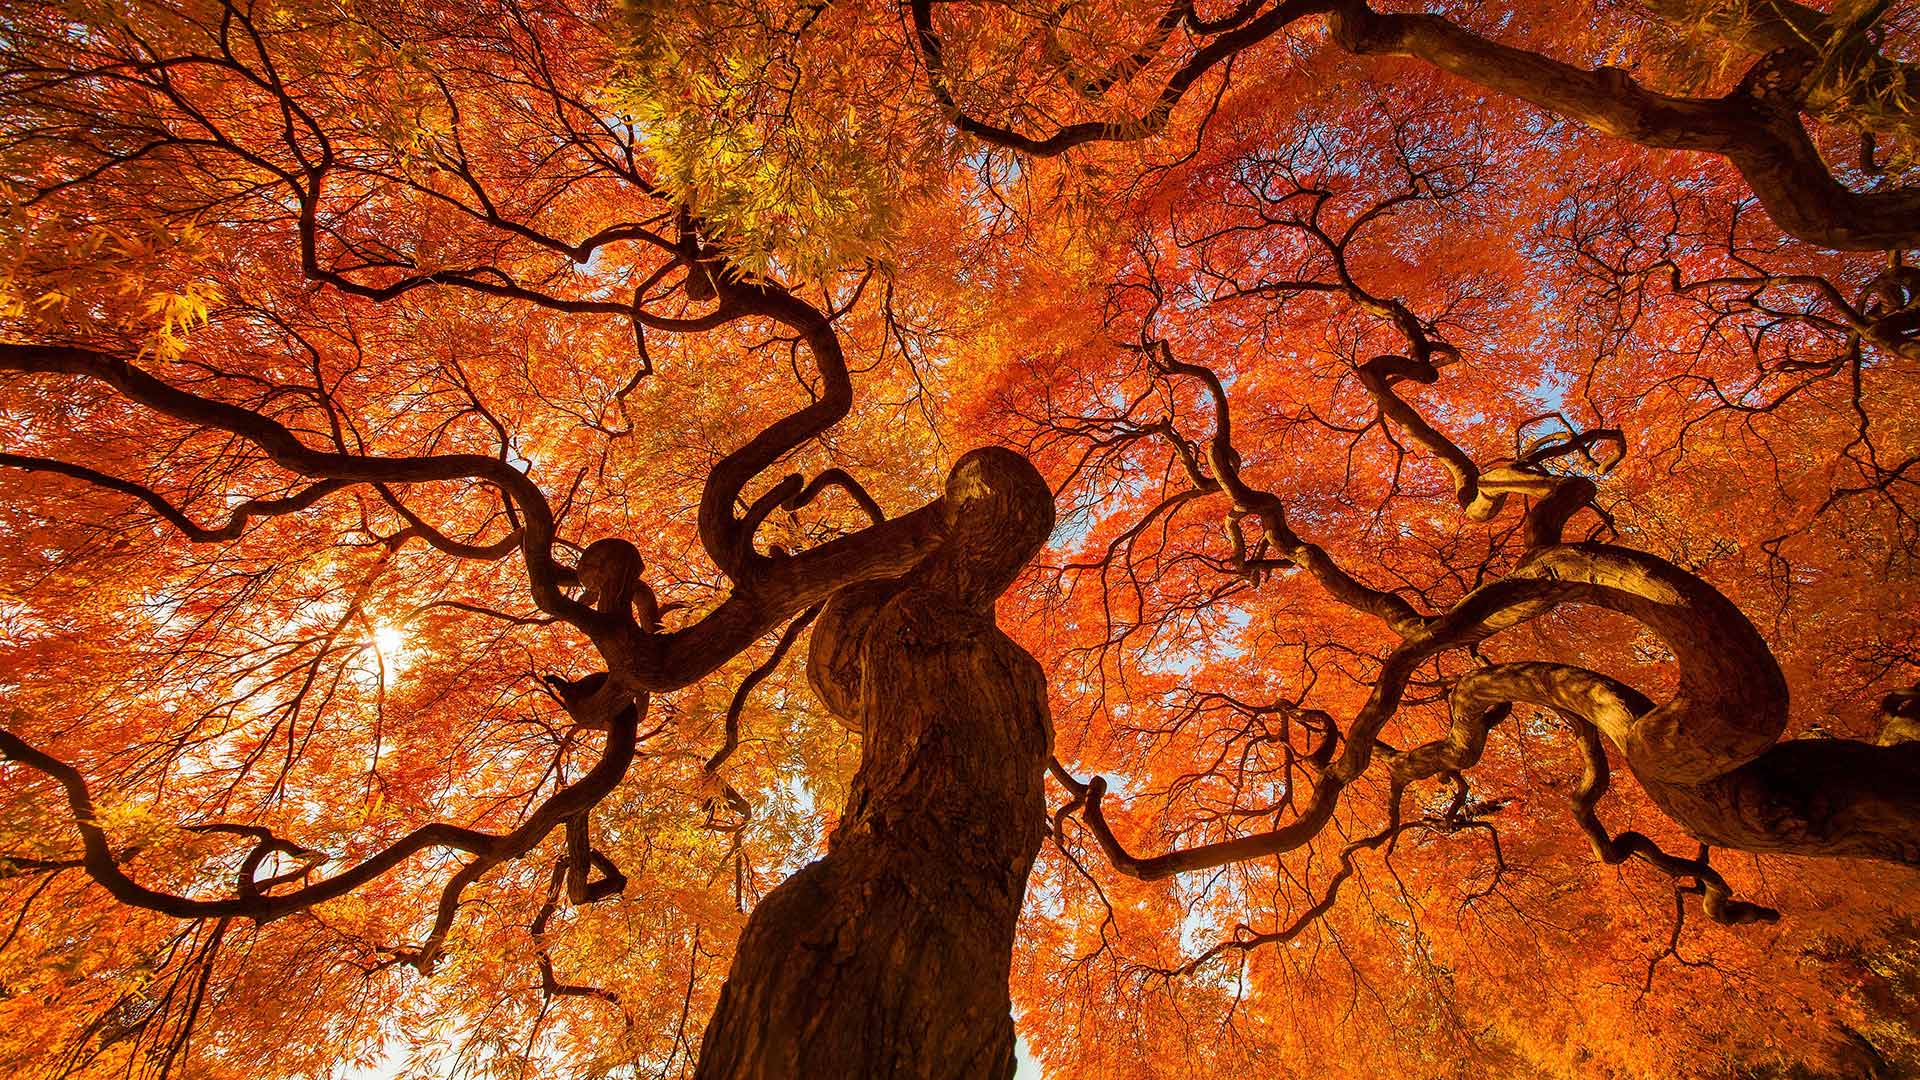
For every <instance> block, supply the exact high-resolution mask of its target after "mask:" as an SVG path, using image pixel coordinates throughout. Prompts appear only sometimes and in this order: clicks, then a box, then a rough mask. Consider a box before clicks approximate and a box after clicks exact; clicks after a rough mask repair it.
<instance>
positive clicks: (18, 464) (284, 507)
mask: <svg viewBox="0 0 1920 1080" xmlns="http://www.w3.org/2000/svg"><path fill="white" fill-rule="evenodd" d="M0 465H6V466H10V467H12V468H15V469H22V470H25V471H27V472H44V473H53V474H55V475H58V476H68V477H72V478H73V479H75V480H84V481H86V482H87V483H89V484H92V485H94V486H95V487H99V488H105V489H106V490H108V491H117V492H119V493H121V494H123V495H131V496H133V497H134V498H136V499H139V500H140V501H141V502H143V503H146V504H147V505H148V506H149V507H151V508H152V509H153V511H154V513H156V514H159V515H160V517H161V518H162V519H164V520H165V521H166V522H167V523H168V524H169V525H172V526H173V527H174V528H176V529H178V530H180V532H181V533H182V534H183V535H185V536H186V538H187V539H188V540H190V541H192V542H193V543H196V544H217V543H222V542H225V541H228V540H233V539H237V538H238V537H239V536H240V535H241V534H242V533H244V532H246V529H247V523H248V522H250V521H252V520H253V519H254V518H261V517H279V516H281V515H284V514H293V513H298V512H299V511H301V510H305V509H307V508H308V507H310V506H312V505H314V504H315V503H317V502H319V501H320V500H321V499H324V498H326V497H327V496H328V495H331V494H333V493H334V492H336V491H339V490H340V489H342V488H344V487H348V486H350V485H351V483H352V481H349V480H343V479H328V480H322V481H320V482H319V483H317V484H311V485H309V486H307V487H304V488H302V489H300V490H299V491H297V492H295V493H293V494H292V495H285V496H281V497H279V498H271V499H246V500H243V501H242V502H241V503H240V504H239V505H237V506H235V507H234V508H233V509H232V510H230V511H228V513H227V520H226V521H224V522H222V523H221V524H219V525H216V526H212V527H208V526H205V525H201V524H200V523H198V522H196V521H194V520H193V519H192V518H190V517H188V516H187V515H186V513H185V512H184V511H182V510H181V509H180V508H179V507H176V506H174V505H173V503H171V502H169V501H167V499H166V497H165V496H163V495H161V494H160V493H159V492H157V491H155V490H153V489H152V488H150V487H147V486H146V485H145V484H137V483H135V482H133V481H131V480H123V479H121V478H120V477H117V476H109V475H108V474H106V473H103V472H101V471H99V470H98V469H92V468H88V467H87V466H85V465H75V464H72V463H70V462H65V461H55V460H54V459H52V458H43V457H32V456H29V455H25V454H8V453H0ZM413 524H415V525H419V524H421V523H420V522H418V521H414V522H413Z"/></svg>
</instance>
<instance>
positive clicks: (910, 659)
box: [697, 450, 1053, 1080]
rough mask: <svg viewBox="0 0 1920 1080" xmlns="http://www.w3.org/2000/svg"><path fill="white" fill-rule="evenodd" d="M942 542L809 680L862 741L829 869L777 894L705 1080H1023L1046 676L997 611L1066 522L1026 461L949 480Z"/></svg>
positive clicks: (853, 602)
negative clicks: (1022, 1026)
mask: <svg viewBox="0 0 1920 1080" xmlns="http://www.w3.org/2000/svg"><path fill="white" fill-rule="evenodd" d="M944 502H945V504H946V505H945V508H944V513H945V514H946V518H947V524H946V529H945V533H944V535H943V538H942V543H941V546H940V548H939V549H937V550H936V552H935V553H934V554H933V555H932V556H930V557H929V558H928V559H927V560H926V562H924V563H923V564H922V565H921V566H920V567H918V568H917V569H915V570H914V571H912V572H911V573H909V574H908V575H907V576H906V577H904V578H900V579H897V580H893V581H884V582H870V583H867V584H865V585H861V586H858V587H855V588H851V589H847V590H844V591H843V592H841V593H840V594H838V595H837V596H836V597H835V598H834V599H833V600H832V601H831V602H830V603H829V604H828V605H827V608H826V609H825V610H824V611H823V612H822V614H821V618H820V620H819V623H818V624H817V625H816V626H815V628H814V640H813V645H812V651H811V655H810V658H809V665H808V666H809V670H808V673H809V677H810V679H811V681H812V682H813V685H814V687H815V689H816V691H817V692H818V693H819V695H820V696H821V697H822V699H823V700H824V701H825V702H826V703H827V705H828V707H829V708H831V709H832V710H833V711H834V712H835V713H836V714H837V715H839V716H840V717H841V718H842V719H843V721H845V722H846V723H847V724H848V726H849V727H853V728H855V729H856V730H861V731H863V732H864V735H865V738H864V740H863V750H862V757H861V764H860V770H859V773H858V774H857V775H856V776H855V778H854V782H853V787H852V791H851V793H850V795H849V798H848V801H847V805H846V807H845V809H844V811H843V813H842V815H841V821H840V825H839V828H838V829H837V830H836V831H835V833H834V835H833V837H832V840H831V842H830V849H829V852H828V854H827V856H826V857H825V858H823V859H821V860H820V861H818V862H815V863H813V864H811V865H809V866H808V867H806V868H805V869H804V870H801V871H800V872H799V873H797V874H795V875H794V876H793V877H792V878H790V879H788V880H787V881H785V882H783V883H782V884H781V885H780V886H779V887H778V888H776V889H774V890H773V891H772V892H771V893H769V894H768V895H767V897H766V898H765V899H764V900H762V901H761V903H760V905H759V906H758V907H757V908H755V909H754V912H753V915H752V917H751V918H750V919H749V920H748V923H747V927H746V930H745V932H744V933H743V934H742V936H741V939H740V944H739V950H738V953H737V954H736V956H735V959H734V964H733V968H732V970H731V972H729V974H728V978H727V984H726V986H725V988H724V989H723V990H722V992H721V995H720V1002H719V1005H718V1007H717V1008H716V1009H715V1011H714V1015H713V1018H712V1020H711V1021H710V1022H709V1024H708V1026H707V1033H706V1040H705V1044H704V1047H703V1049H702V1052H701V1059H700V1067H699V1071H698V1074H697V1075H698V1076H699V1077H701V1078H702V1080H749V1078H754V1080H762V1078H764V1080H775V1078H780V1080H786V1078H793V1077H808V1078H822V1080H832V1078H838V1077H849V1078H852V1077H927V1078H940V1077H952V1078H955V1080H958V1078H963V1077H964V1078H967V1080H977V1078H981V1077H995V1078H1003V1077H1009V1076H1011V1075H1012V1073H1013V1069H1014V1057H1013V1043H1014V1035H1013V1020H1012V1017H1011V1015H1010V1011H1009V1010H1010V1004H1009V1000H1008V993H1007V980H1008V969H1009V966H1010V964H1011V957H1012V950H1013V936H1014V926H1015V923H1016V921H1017V920H1018V917H1019V913H1020V905H1021V902H1022V899H1023V898H1024V895H1025V891H1026V881H1027V874H1028V872H1029V870H1031V868H1032V866H1033V859H1034V855H1035V854H1036V853H1037V852H1038V850H1039V847H1040V842H1041V840H1042V838H1043V837H1044V836H1045V834H1046V825H1045V805H1044V801H1043V791H1042V780H1043V774H1044V772H1045V769H1046V763H1047V755H1048V752H1049V744H1050V742H1051V737H1052V732H1051V726H1050V724H1049V722H1048V719H1047V706H1046V682H1045V677H1044V675H1043V674H1042V672H1041V669H1040V666H1039V664H1038V663H1037V662H1035V660H1034V659H1033V657H1031V656H1030V655H1028V654H1027V652H1026V650H1024V649H1022V648H1021V647H1020V646H1019V645H1017V644H1015V643H1014V642H1013V640H1012V639H1010V638H1008V637H1007V636H1006V635H1005V634H1004V633H1002V632H1001V631H1000V630H999V628H998V627H996V626H995V625H994V621H993V600H994V598H995V597H996V596H998V594H999V593H1000V592H1001V591H1002V590H1003V589H1004V588H1005V587H1006V586H1007V585H1008V584H1009V583H1010V582H1011V581H1012V579H1013V577H1014V575H1016V574H1017V573H1018V572H1019V569H1020V567H1021V566H1022V565H1024V564H1025V562H1026V561H1027V559H1029V558H1030V557H1031V556H1032V554H1033V552H1034V551H1035V550H1037V548H1038V547H1039V545H1040V544H1041V543H1042V542H1044V540H1045V538H1046V536H1047V533H1048V531H1049V530H1050V529H1051V526H1052V520H1053V513H1052V498H1051V493H1050V492H1049V491H1048V489H1047V487H1046V485H1045V483H1044V482H1043V481H1042V480H1041V479H1040V477H1039V475H1038V474H1037V473H1035V472H1034V470H1033V468H1032V466H1031V465H1029V464H1028V463H1027V462H1026V461H1025V459H1023V458H1021V457H1019V456H1018V455H1015V454H1013V453H1011V452H1009V451H1004V450H988V451H975V452H974V453H973V454H969V455H968V456H967V457H966V458H963V459H962V460H961V463H960V464H959V465H957V466H956V467H955V469H954V473H953V475H952V477H950V478H949V482H948V490H947V496H946V498H945V500H944Z"/></svg>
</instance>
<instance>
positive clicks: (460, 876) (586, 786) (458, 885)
mask: <svg viewBox="0 0 1920 1080" xmlns="http://www.w3.org/2000/svg"><path fill="white" fill-rule="evenodd" d="M638 725H639V713H638V711H637V710H636V709H634V708H628V709H626V710H625V711H623V712H622V713H621V714H620V715H619V716H617V717H615V718H614V720H613V722H612V723H611V724H610V725H609V728H608V733H607V741H606V745H605V747H603V748H602V750H601V754H600V758H599V760H598V761H596V762H595V763H594V765H593V767H592V768H591V769H589V770H588V771H587V772H586V773H585V774H583V775H582V776H581V777H580V779H578V780H576V781H574V782H573V783H571V784H568V785H566V786H564V787H562V788H560V789H559V790H558V791H556V792H554V793H553V794H552V795H549V796H548V797H547V798H546V799H545V800H544V801H543V802H542V803H541V804H540V805H539V806H538V807H537V808H535V809H534V811H533V812H532V813H531V814H529V815H528V817H527V818H526V820H525V821H523V822H522V823H521V824H520V825H518V826H517V827H515V828H514V829H513V830H512V831H510V832H506V833H487V832H480V831H478V830H475V829H469V828H465V827H462V826H458V825H451V824H447V823H444V822H434V823H432V824H428V825H422V826H420V827H419V828H416V829H414V830H413V831H411V832H409V833H407V835H405V836H403V837H401V838H400V839H399V840H396V841H394V842H393V843H392V844H389V845H388V846H386V847H385V848H383V849H381V850H380V851H379V852H377V853H376V854H374V855H372V856H369V857H368V858H366V859H364V860H362V861H361V862H359V863H357V864H355V865H354V866H352V867H350V868H348V869H346V870H343V871H341V872H340V873H337V874H334V875H332V876H330V877H327V878H323V879H321V880H319V881H315V882H312V883H309V884H306V885H302V886H301V887H299V888H297V889H293V890H290V891H288V892H283V893H268V892H266V891H265V885H266V883H264V882H263V883H257V885H248V886H242V887H241V888H240V889H238V890H237V891H238V895H236V896H232V897H224V898H218V899H201V898H195V897H188V896H179V895H175V894H172V893H165V892H160V891H158V890H155V889H151V888H148V887H147V886H145V885H142V884H140V883H139V882H137V881H135V880H134V879H133V878H131V877H130V876H128V874H127V873H126V871H125V870H123V869H122V868H121V866H120V859H119V858H117V857H116V854H115V851H114V848H113V846H112V844H111V842H110V839H109V837H108V836H107V833H106V830H105V829H103V828H102V827H101V825H100V823H99V821H100V816H99V813H98V811H97V810H96V809H95V804H94V801H93V796H92V794H91V793H90V792H89V791H88V788H87V783H86V779H85V778H84V777H82V776H81V774H80V771H79V770H78V769H76V768H74V767H73V766H71V765H68V764H67V763H66V762H63V761H61V760H59V759H58V758H55V757H53V756H52V755H50V754H48V753H46V752H45V751H42V750H40V749H38V748H36V747H34V746H32V745H30V744H28V743H27V742H26V740H24V739H21V738H20V737H19V736H17V735H15V734H13V733H12V732H10V731H7V730H6V729H4V728H0V754H5V755H6V758H7V759H8V760H10V761H15V762H18V763H20V764H22V765H25V766H27V767H29V768H31V769H34V770H36V771H39V772H41V773H45V774H46V775H47V776H49V777H51V778H53V780H54V781H55V782H56V783H58V784H59V785H60V788H61V790H62V792H63V793H64V795H65V799H66V803H67V810H68V813H69V815H70V816H71V818H72V822H73V827H74V829H75V830H76V831H78V832H79V833H80V839H81V843H82V852H83V853H82V860H83V867H84V869H85V870H86V873H87V875H88V876H89V877H91V878H92V879H93V880H94V881H96V882H98V883H99V884H100V886H101V887H102V888H104V889H106V890H107V892H108V893H110V894H112V896H113V898H114V899H115V900H118V901H120V902H121V903H123V904H126V905H128V906H130V907H137V908H144V909H146V910H149V911H157V912H160V913H161V914H165V915H172V916H174V917H176V918H182V919H206V918H229V917H238V918H245V919H253V920H256V921H259V922H270V921H272V920H274V919H278V918H282V917H284V916H286V915H288V914H290V913H292V912H295V911H302V910H305V909H307V908H310V907H312V906H314V905H315V904H320V903H324V902H326V901H328V900H333V899H336V898H338V897H341V896H345V895H346V894H347V893H349V892H352V891H353V890H355V889H358V888H360V887H361V886H363V885H365V884H367V883H369V882H371V881H373V880H374V879H375V878H378V877H380V876H381V875H383V874H386V873H387V872H389V871H391V870H393V869H394V868H396V867H398V866H399V865H400V864H401V863H403V862H405V861H406V860H408V859H409V858H411V857H412V856H414V855H415V854H417V853H419V852H421V851H425V850H427V849H429V848H449V849H452V850H455V851H464V852H467V853H468V854H470V855H472V856H473V859H472V861H470V862H469V863H467V865H466V866H464V867H462V868H461V870H460V871H459V872H458V873H457V874H456V875H455V877H454V879H453V880H452V881H451V882H450V883H449V884H448V886H447V891H446V893H445V894H444V895H443V896H442V898H441V903H440V909H439V912H438V914H437V916H436V919H435V924H434V932H433V934H432V935H431V936H430V937H429V939H428V943H429V944H428V946H426V947H423V948H421V949H420V950H419V951H418V953H417V957H418V959H419V962H421V963H423V964H430V963H431V961H432V958H433V956H434V955H435V954H437V951H438V948H437V946H438V943H439V942H440V941H442V940H444V938H445V936H446V932H447V930H448V928H449V927H451V925H452V922H453V919H454V916H455V915H456V914H457V912H458V909H459V895H460V889H462V888H464V887H465V886H466V885H467V884H469V883H471V882H472V881H474V880H476V879H478V878H479V877H480V875H482V874H484V873H485V872H486V871H487V870H489V869H491V868H492V867H494V866H497V865H498V864H500V863H501V862H504V861H506V860H508V859H514V858H518V857H519V856H521V855H524V854H526V853H527V852H528V851H531V850H533V848H534V847H535V846H536V845H538V844H539V843H540V841H541V840H543V839H545V838H546V836H547V835H548V834H549V833H551V832H552V831H553V830H554V829H555V828H556V827H558V826H559V825H560V824H561V823H562V822H563V821H565V820H567V819H568V818H570V817H572V816H574V815H575V814H579V813H581V812H583V811H585V810H587V809H589V808H590V807H592V806H593V805H594V804H596V803H598V802H599V801H600V800H601V799H603V798H605V797H606V795H607V794H608V793H609V792H611V791H612V790H613V789H614V787H615V785H617V784H618V783H619V782H620V779H621V778H622V777H624V776H625V775H626V771H627V766H628V765H629V764H631V763H632V761H633V753H634V746H635V742H636V737H637V731H638ZM255 850H256V851H257V850H258V848H257V847H256V849H255ZM303 850H304V849H303ZM264 857H265V856H264V854H263V855H262V858H264ZM255 865H256V866H257V865H258V864H257V863H255ZM249 880H251V879H249Z"/></svg>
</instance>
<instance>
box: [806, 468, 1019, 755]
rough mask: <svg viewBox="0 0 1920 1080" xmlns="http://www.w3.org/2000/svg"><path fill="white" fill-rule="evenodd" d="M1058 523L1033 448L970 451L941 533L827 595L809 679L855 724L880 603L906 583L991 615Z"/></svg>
mask: <svg viewBox="0 0 1920 1080" xmlns="http://www.w3.org/2000/svg"><path fill="white" fill-rule="evenodd" d="M1052 533H1053V490H1052V489H1051V488H1049V487H1048V486H1047V482H1046V480H1045V479H1044V478H1043V477H1041V475H1040V471H1039V470H1038V469H1035V468H1034V467H1033V464H1032V463H1031V462H1029V461H1028V460H1027V459H1026V458H1025V457H1022V456H1021V455H1020V454H1018V453H1016V452H1015V451H1012V450H1009V449H1007V448H1005V447H1000V446H986V447H981V448H980V449H978V450H973V451H970V452H968V453H967V454H966V455H965V456H963V457H962V458H961V459H960V460H959V461H957V462H955V463H954V466H953V469H952V471H950V472H949V473H947V488H946V493H945V494H944V495H942V496H941V499H940V542H939V545H938V546H937V547H936V548H935V549H934V551H933V553H932V554H930V555H928V556H927V557H926V558H925V559H924V560H922V561H921V563H920V565H918V566H916V567H914V568H913V569H912V570H910V571H908V572H907V574H906V575H905V576H903V577H898V578H885V579H880V580H876V581H866V582H861V583H860V584H858V585H853V586H850V587H848V588H845V589H842V590H840V591H839V592H837V593H835V594H834V596H833V598H832V599H831V600H829V601H827V604H826V606H825V607H824V608H823V609H822V610H821V612H820V619H819V621H818V622H817V623H816V624H815V625H814V628H813V640H812V643H811V644H810V645H809V646H808V650H807V681H808V682H809V683H811V684H812V686H813V691H814V693H815V694H818V695H819V697H820V700H821V702H822V703H824V704H825V705H826V706H827V708H828V709H829V710H831V711H832V712H833V714H834V716H836V717H837V718H839V720H840V722H841V723H842V724H843V725H845V726H846V727H847V728H849V729H851V730H853V731H859V730H861V729H862V728H863V726H864V725H863V723H862V721H861V719H860V717H859V702H860V664H861V661H860V654H861V644H862V642H863V641H864V640H865V637H866V631H867V628H868V627H869V626H871V625H872V623H873V619H874V616H875V615H877V614H878V613H879V611H880V608H881V607H882V606H883V605H885V604H886V603H887V601H889V600H891V599H892V598H893V597H894V596H896V595H898V594H899V593H901V592H903V591H905V590H909V589H911V590H913V591H914V592H916V593H919V594H921V596H922V598H923V600H925V601H927V602H930V603H932V604H934V605H937V606H941V607H946V608H949V609H951V610H952V612H953V617H955V618H958V619H965V618H968V617H975V618H977V617H982V616H984V617H987V618H988V619H989V620H990V619H991V616H992V613H993V602H994V601H995V600H996V599H998V598H999V596H1000V594H1001V593H1003V592H1005V591H1006V590H1007V587H1008V586H1010V585H1012V584H1013V582H1014V579H1015V578H1017V577H1019V576H1020V571H1021V569H1022V568H1023V567H1025V566H1026V564H1027V561H1028V560H1029V559H1032V558H1033V556H1034V553H1035V552H1037V551H1039V550H1040V547H1041V545H1043V544H1045V543H1046V542H1047V537H1048V536H1050V535H1052Z"/></svg>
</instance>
